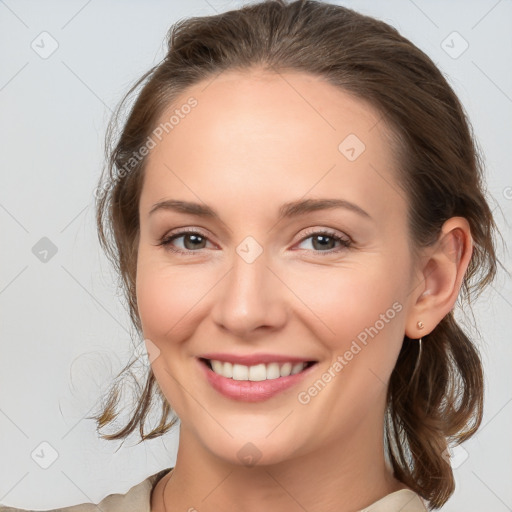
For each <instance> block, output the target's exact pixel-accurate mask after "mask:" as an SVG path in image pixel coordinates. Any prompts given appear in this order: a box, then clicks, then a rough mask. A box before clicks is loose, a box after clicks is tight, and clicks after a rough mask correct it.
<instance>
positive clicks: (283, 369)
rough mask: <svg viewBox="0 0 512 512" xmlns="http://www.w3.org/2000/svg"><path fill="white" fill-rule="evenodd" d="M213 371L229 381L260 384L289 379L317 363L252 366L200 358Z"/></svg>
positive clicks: (275, 363) (282, 363)
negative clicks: (265, 381)
mask: <svg viewBox="0 0 512 512" xmlns="http://www.w3.org/2000/svg"><path fill="white" fill-rule="evenodd" d="M199 359H200V361H201V362H202V363H203V364H204V365H206V366H207V367H208V368H209V369H210V370H211V371H213V372H214V373H216V374H217V375H220V376H221V377H225V378H227V379H232V380H239V381H252V382H260V381H264V380H274V379H279V378H280V377H289V376H290V375H296V374H297V373H301V372H303V371H304V370H306V369H307V368H310V367H311V366H313V365H314V364H316V363H317V361H304V362H299V363H292V362H279V363H278V362H272V363H267V364H264V363H261V364H256V365H252V366H246V365H243V364H237V363H230V362H227V361H217V360H214V359H205V358H203V357H201V358H199Z"/></svg>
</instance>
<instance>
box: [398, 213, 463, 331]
mask: <svg viewBox="0 0 512 512" xmlns="http://www.w3.org/2000/svg"><path fill="white" fill-rule="evenodd" d="M472 253H473V240H472V238H471V229H470V226H469V223H468V221H467V220H466V219H465V218H464V217H452V218H450V219H448V220H447V221H446V222H445V223H444V224H443V227H442V228H441V233H440V235H439V238H438V240H437V242H436V243H435V244H434V245H433V246H431V247H428V248H427V249H426V259H424V260H423V261H424V263H423V266H422V267H423V268H421V269H419V271H420V276H421V283H420V286H418V287H417V289H416V293H415V295H414V300H415V302H414V304H413V305H412V308H411V309H410V312H409V317H408V320H407V325H406V331H405V334H406V336H407V337H409V338H412V339H416V338H419V337H421V336H425V335H427V334H429V333H430V332H431V331H433V330H434V328H435V327H436V325H437V324H438V323H439V322H440V321H441V320H442V319H443V318H444V317H445V316H446V315H447V314H448V313H449V312H450V311H451V310H452V309H453V307H454V305H455V302H456V300H457V296H458V295H459V291H460V288H461V285H462V280H463V278H464V274H465V273H466V269H467V267H468V265H469V262H470V261H471V255H472ZM420 319H421V323H422V325H423V328H422V329H421V330H420V329H419V328H418V321H419V320H420Z"/></svg>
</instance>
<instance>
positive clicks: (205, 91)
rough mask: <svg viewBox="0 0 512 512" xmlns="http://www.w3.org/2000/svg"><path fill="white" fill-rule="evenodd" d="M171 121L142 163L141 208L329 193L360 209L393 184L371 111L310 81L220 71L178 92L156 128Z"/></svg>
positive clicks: (387, 149) (388, 153) (301, 76)
mask: <svg viewBox="0 0 512 512" xmlns="http://www.w3.org/2000/svg"><path fill="white" fill-rule="evenodd" d="M190 98H193V99H194V100H195V102H196V104H195V106H194V107H193V108H183V106H185V105H188V104H191V103H190ZM176 114H178V115H176ZM173 115H174V119H179V122H177V123H173V126H172V129H170V130H168V132H165V133H164V134H163V136H162V137H161V140H160V141H157V144H156V146H155V147H154V148H153V149H151V152H150V154H149V156H148V162H147V166H146V173H147V175H146V176H145V183H144V188H143V196H144V197H143V198H141V202H142V201H146V200H148V201H149V198H150V200H151V201H157V200H160V199H163V198H164V197H167V196H168V195H170V194H172V193H176V194H177V195H180V194H181V195H183V194H184V195H186V196H187V198H190V199H192V198H193V199H194V200H197V197H194V193H195V195H196V196H199V197H201V195H200V194H199V193H200V192H201V193H202V194H206V195H208V194H210V193H217V194H218V193H219V192H220V191H222V192H223V193H224V197H230V198H231V197H232V196H236V197H237V198H238V199H239V201H240V205H244V204H245V205H247V204H248V202H251V201H252V202H254V201H256V202H257V203H259V204H261V200H262V199H263V198H265V200H266V201H272V200H275V201H278V202H283V201H282V200H283V195H286V196H287V197H286V199H288V200H293V199H297V198H298V197H302V196H304V195H305V194H308V191H309V192H310V194H309V195H312V196H314V195H325V193H326V192H331V194H330V195H333V194H332V191H333V190H334V191H339V192H340V194H343V193H347V194H351V195H352V198H353V199H355V200H357V199H360V200H362V199H363V196H366V199H365V200H364V202H365V203H369V202H371V201H372V199H375V200H376V199H378V196H379V190H378V188H379V187H387V188H390V182H392V181H394V174H395V169H396V162H395V155H394V152H393V150H392V148H391V146H390V138H389V135H390V132H389V130H388V127H387V126H386V125H385V123H384V121H383V119H382V116H381V114H380V112H379V111H378V110H376V109H375V108H374V107H372V106H371V105H370V104H369V103H367V102H365V101H363V100H361V99H358V98H355V97H354V96H353V95H351V94H350V93H348V92H346V91H343V90H341V89H340V88H338V87H336V86H334V85H333V84H330V83H328V82H326V81H325V80H323V79H321V78H319V77H316V76H313V75H309V74H305V73H296V72H293V73H292V72H283V73H271V72H267V71H261V70H253V71H251V72H247V71H246V72H243V73H242V72H229V73H222V74H221V75H219V76H218V77H216V78H213V79H209V80H205V81H203V82H200V83H197V84H195V85H193V86H191V87H189V88H188V89H187V90H185V91H184V92H183V93H182V94H181V95H180V97H179V98H178V99H177V100H176V101H174V102H173V104H172V105H170V106H169V108H168V109H167V110H166V111H165V112H164V113H163V114H162V116H161V117H160V119H159V124H161V125H162V126H164V125H165V123H166V122H168V121H169V119H170V118H171V117H172V116H173ZM391 188H392V189H393V188H395V194H396V188H397V187H396V186H395V187H393V186H392V187H391ZM144 192H145V194H144ZM389 192H390V193H392V192H393V191H392V190H390V191H389ZM340 194H338V195H340ZM205 201H206V199H205ZM146 206H149V204H148V205H146Z"/></svg>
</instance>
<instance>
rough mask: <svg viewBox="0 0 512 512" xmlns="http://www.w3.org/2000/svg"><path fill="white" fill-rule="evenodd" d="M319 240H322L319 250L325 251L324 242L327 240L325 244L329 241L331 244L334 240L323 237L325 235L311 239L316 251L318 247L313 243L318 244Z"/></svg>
mask: <svg viewBox="0 0 512 512" xmlns="http://www.w3.org/2000/svg"><path fill="white" fill-rule="evenodd" d="M321 240H323V242H324V243H322V242H321V243H320V248H323V249H325V248H326V245H325V241H326V240H327V242H328V241H329V240H330V241H331V242H333V241H334V240H333V239H332V237H330V236H325V235H317V236H316V237H314V238H313V247H315V249H317V248H318V247H316V246H315V242H320V241H321ZM327 249H332V247H327Z"/></svg>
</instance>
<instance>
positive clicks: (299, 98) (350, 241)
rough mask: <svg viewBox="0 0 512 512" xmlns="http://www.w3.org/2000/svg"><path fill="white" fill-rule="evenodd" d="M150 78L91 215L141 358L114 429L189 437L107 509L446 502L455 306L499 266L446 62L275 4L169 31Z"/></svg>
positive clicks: (479, 385)
mask: <svg viewBox="0 0 512 512" xmlns="http://www.w3.org/2000/svg"><path fill="white" fill-rule="evenodd" d="M140 85H143V87H142V89H141V91H140V92H139V93H138V95H137V99H136V101H135V103H134V106H133V108H132V109H131V111H130V113H129V116H128V118H127V120H126V122H125V123H124V126H123V128H122V130H121V133H120V135H119V137H118V138H117V139H116V140H114V130H113V129H111V130H110V131H109V140H110V141H111V142H113V144H112V150H111V153H110V155H109V161H108V163H109V165H108V167H107V170H106V172H105V173H104V175H103V177H102V180H101V182H100V185H99V188H98V191H99V192H98V203H97V208H98V209H97V214H98V215H97V216H98V228H99V235H100V241H101V243H102V246H103V247H104V249H105V250H106V251H107V254H108V255H109V256H110V257H111V259H112V262H113V263H114V265H115V266H116V268H117V269H118V271H119V274H120V276H121V279H122V283H123V285H124V287H125V291H126V296H127V298H128V300H129V305H130V313H131V318H132V320H133V323H134V325H135V326H136V328H137V330H138V332H139V334H140V337H141V338H140V339H144V341H145V346H146V348H147V352H148V356H149V361H150V362H151V367H150V368H148V378H147V382H146V386H145V389H144V392H143V394H142V395H141V398H140V401H139V403H138V404H137V406H136V409H135V411H134V414H133V416H132V419H131V421H130V423H129V424H128V425H126V426H125V427H124V428H121V429H120V430H119V431H117V432H116V433H115V434H112V435H103V436H102V437H103V438H105V439H121V438H124V437H126V436H127V435H129V434H130V433H131V432H133V431H134V430H135V429H136V428H137V427H139V431H140V434H141V439H142V440H143V439H148V438H153V437H156V436H159V435H162V434H163V433H165V432H167V431H168V430H169V429H170V428H171V426H172V425H173V424H174V423H175V422H176V420H177V418H179V420H180V440H179V447H178V456H177V461H176V464H175V467H174V468H173V469H172V470H171V468H169V470H164V471H161V472H159V473H157V474H156V475H153V476H151V477H150V478H148V479H147V480H145V481H144V482H142V483H140V484H139V485H137V486H135V487H133V488H132V489H131V490H130V491H129V492H128V493H126V494H125V495H111V496H109V497H107V498H105V500H103V501H102V502H101V503H100V504H99V507H100V508H101V510H104V511H111V510H112V511H113V510H116V511H117V510H119V511H120V510H145V511H153V512H171V511H177V510H189V511H193V510H200V511H202V512H203V511H217V510H234V509H235V508H236V509H239V508H242V509H243V510H247V511H252V510H271V511H284V510H286V511H295V510H297V511H299V510H302V511H303V510H307V511H309V512H316V511H323V512H327V511H337V512H348V511H351V512H352V511H362V510H364V511H371V512H381V511H398V510H400V511H409V512H413V511H420V510H426V509H427V507H428V508H429V509H435V508H439V507H441V506H442V505H443V504H444V503H445V502H446V501H447V499H448V498H449V496H450V495H451V494H452V493H453V490H454V479H453V474H452V469H451V467H450V464H449V457H448V456H447V453H448V451H447V449H448V447H449V445H450V444H451V443H460V442H462V441H464V440H466V439H468V438H469V437H470V436H471V435H473V434H474V433H475V431H476V430H477V428H478V426H479V424H480V422H481V418H482V397H483V375H482V365H481V361H480V358H479V355H478V352H477V350H476V348H475V347H474V345H473V343H472V341H471V340H470V339H469V338H468V336H467V335H466V334H465V333H464V332H463V330H462V329H461V328H460V327H459V325H458V324H457V322H456V321H455V319H454V315H453V310H454V306H455V302H456V300H457V298H458V297H459V296H460V297H461V298H462V299H469V297H470V294H471V292H479V291H480V290H481V289H483V287H484V286H485V285H487V284H488V283H490V282H491V280H492V279H493V277H494V274H495V271H496V262H497V260H496V255H495V250H494V241H493V236H494V233H493V232H494V230H495V229H496V228H495V223H494V220H493V217H492V214H491V211H490V208H489V206H488V204H487V202H486V200H485V197H484V194H483V186H482V175H481V172H482V171H481V166H480V162H479V159H478V154H477V151H476V149H475V145H474V142H473V139H472V136H471V131H470V127H469V123H468V121H467V120H466V117H465V114H464V111H463V108H462V106H461V104H460V102H459V100H458V99H457V97H456V95H455V94H454V92H453V91H452V89H451V88H450V86H449V85H448V84H447V82H446V80H445V79H444V77H443V76H442V74H441V73H440V71H439V70H438V69H437V68H436V66H435V65H434V64H433V63H432V61H431V60H430V59H429V58H428V57H427V56H426V55H425V54H424V53H423V52H421V51H420V50H419V49H418V48H416V47H415V46H414V45H413V44H412V43H411V42H410V41H408V40H407V39H405V38H404V37H402V36H400V35H399V34H398V32H397V31H396V30H395V29H394V28H392V27H390V26H389V25H387V24H385V23H383V22H381V21H377V20H375V19H373V18H370V17H367V16H363V15H361V14H358V13H356V12H354V11H352V10H350V9H347V8H344V7H341V6H335V5H330V4H326V3H322V2H314V1H302V0H299V1H296V2H291V3H285V2H283V1H267V2H261V3H259V4H254V5H250V6H246V7H244V8H242V9H239V10H234V11H230V12H226V13H223V14H220V15H217V16H209V17H204V18H192V19H189V20H184V21H181V22H179V23H177V24H176V25H175V26H174V27H173V28H172V30H171V32H170V37H169V52H168V54H167V56H166V58H165V59H164V60H163V61H162V62H161V63H160V64H159V65H158V66H155V67H154V68H153V69H151V70H150V71H149V72H148V73H146V74H145V75H144V76H143V77H142V78H141V80H140V81H139V82H138V84H137V86H135V87H134V88H132V90H131V91H130V93H132V92H134V91H135V90H136V88H137V87H138V86H140ZM130 93H129V94H130ZM112 126H114V124H113V125H112ZM116 393H117V389H116V388H113V389H112V392H111V394H110V396H109V401H108V403H107V404H106V406H105V408H104V410H103V411H101V413H100V414H98V416H97V417H96V418H97V420H98V425H99V428H101V427H104V426H106V425H108V424H109V423H111V422H112V421H113V420H114V419H115V417H116V414H117V411H116V404H117V402H116V397H117V394H116ZM154 395H156V397H157V398H158V399H160V401H161V402H160V403H161V409H162V411H161V422H160V424H159V425H158V427H156V428H154V429H153V430H152V431H151V432H149V433H148V434H145V433H144V423H145V419H146V418H147V416H148V414H149V411H150V410H151V407H150V406H151V404H152V399H153V398H154ZM168 420H170V421H168ZM1 510H14V509H1ZM65 510H66V511H69V512H72V511H79V510H80V511H88V510H96V506H95V505H92V504H89V505H87V504H84V505H80V506H76V507H69V508H67V509H65Z"/></svg>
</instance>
